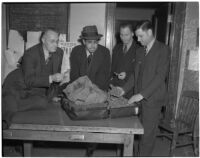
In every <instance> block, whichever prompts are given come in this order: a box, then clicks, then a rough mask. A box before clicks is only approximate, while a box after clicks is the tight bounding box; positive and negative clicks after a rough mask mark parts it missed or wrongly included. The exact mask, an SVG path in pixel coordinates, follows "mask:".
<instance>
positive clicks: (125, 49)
mask: <svg viewBox="0 0 200 158" xmlns="http://www.w3.org/2000/svg"><path fill="white" fill-rule="evenodd" d="M126 52H127V45H124V49H123V53H124V54H126Z"/></svg>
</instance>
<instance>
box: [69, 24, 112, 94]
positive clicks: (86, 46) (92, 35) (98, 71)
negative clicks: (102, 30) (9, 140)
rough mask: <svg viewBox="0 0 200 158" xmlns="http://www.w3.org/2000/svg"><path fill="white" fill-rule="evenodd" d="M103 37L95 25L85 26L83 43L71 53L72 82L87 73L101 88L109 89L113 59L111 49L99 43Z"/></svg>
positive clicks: (82, 34)
mask: <svg viewBox="0 0 200 158" xmlns="http://www.w3.org/2000/svg"><path fill="white" fill-rule="evenodd" d="M101 37H102V35H101V34H98V31H97V27H96V26H95V25H92V26H85V27H84V28H83V31H82V33H81V36H80V40H81V41H82V45H78V46H76V47H74V48H73V49H72V52H71V55H70V67H71V71H70V82H73V81H75V80H76V79H78V78H79V77H81V76H85V75H87V76H88V77H89V79H90V80H91V81H92V82H93V83H94V84H96V85H97V86H98V87H99V88H100V89H102V90H105V91H107V90H108V88H109V75H110V65H111V59H110V52H109V50H108V49H107V48H106V47H104V46H102V45H100V44H99V40H100V38H101Z"/></svg>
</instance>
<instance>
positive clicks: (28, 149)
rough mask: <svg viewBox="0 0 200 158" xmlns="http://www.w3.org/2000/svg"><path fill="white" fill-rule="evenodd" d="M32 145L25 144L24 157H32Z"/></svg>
mask: <svg viewBox="0 0 200 158" xmlns="http://www.w3.org/2000/svg"><path fill="white" fill-rule="evenodd" d="M31 150H32V143H31V142H24V156H25V157H31Z"/></svg>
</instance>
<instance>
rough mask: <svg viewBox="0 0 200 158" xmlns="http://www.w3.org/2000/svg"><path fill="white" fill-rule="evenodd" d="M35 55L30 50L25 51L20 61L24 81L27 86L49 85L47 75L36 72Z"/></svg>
mask: <svg viewBox="0 0 200 158" xmlns="http://www.w3.org/2000/svg"><path fill="white" fill-rule="evenodd" d="M36 64H37V56H36V55H35V54H34V53H32V52H25V53H24V56H23V62H22V70H23V73H24V81H25V84H26V85H27V87H29V88H34V87H35V88H37V87H38V88H39V87H49V85H50V84H49V76H48V75H44V74H39V75H37V73H36Z"/></svg>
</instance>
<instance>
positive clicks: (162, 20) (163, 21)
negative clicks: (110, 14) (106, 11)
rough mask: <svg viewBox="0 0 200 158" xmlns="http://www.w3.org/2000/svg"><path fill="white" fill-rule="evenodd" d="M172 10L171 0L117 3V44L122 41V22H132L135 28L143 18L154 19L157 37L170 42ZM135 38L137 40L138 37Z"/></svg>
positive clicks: (166, 42)
mask: <svg viewBox="0 0 200 158" xmlns="http://www.w3.org/2000/svg"><path fill="white" fill-rule="evenodd" d="M171 10H172V3H171V2H145V3H144V2H129V3H116V10H115V44H117V43H120V42H121V40H120V37H119V27H120V24H122V23H130V24H132V26H133V30H134V29H135V26H136V24H137V23H138V22H139V21H141V20H150V21H152V23H153V26H154V30H155V36H156V38H157V39H158V40H159V41H161V42H163V43H165V44H168V39H169V32H170V15H171ZM134 39H135V40H136V41H137V39H136V37H134Z"/></svg>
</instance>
